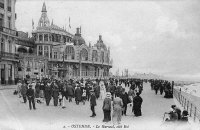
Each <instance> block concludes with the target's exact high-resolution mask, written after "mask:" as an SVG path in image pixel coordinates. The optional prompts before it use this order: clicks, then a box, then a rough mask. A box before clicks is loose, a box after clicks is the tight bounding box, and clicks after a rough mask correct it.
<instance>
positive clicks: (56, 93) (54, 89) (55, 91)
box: [52, 81, 59, 106]
mask: <svg viewBox="0 0 200 130" xmlns="http://www.w3.org/2000/svg"><path fill="white" fill-rule="evenodd" d="M52 96H53V104H54V106H57V105H58V96H59V89H58V85H57V84H56V82H55V81H54V82H53V84H52Z"/></svg>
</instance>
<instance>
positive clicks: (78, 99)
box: [75, 85, 82, 105]
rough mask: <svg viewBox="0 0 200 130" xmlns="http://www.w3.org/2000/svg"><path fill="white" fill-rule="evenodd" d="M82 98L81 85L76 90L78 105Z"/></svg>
mask: <svg viewBox="0 0 200 130" xmlns="http://www.w3.org/2000/svg"><path fill="white" fill-rule="evenodd" d="M81 98H82V92H81V89H80V85H78V86H77V88H76V89H75V101H76V105H79V102H80V101H81Z"/></svg>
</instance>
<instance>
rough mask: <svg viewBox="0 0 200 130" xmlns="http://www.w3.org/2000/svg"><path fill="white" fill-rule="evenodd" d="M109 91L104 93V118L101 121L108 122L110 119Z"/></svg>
mask: <svg viewBox="0 0 200 130" xmlns="http://www.w3.org/2000/svg"><path fill="white" fill-rule="evenodd" d="M111 101H112V100H111V93H110V92H107V93H106V98H105V99H104V101H103V107H102V109H103V113H104V119H103V122H109V121H111V115H110V113H111Z"/></svg>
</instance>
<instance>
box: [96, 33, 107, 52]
mask: <svg viewBox="0 0 200 130" xmlns="http://www.w3.org/2000/svg"><path fill="white" fill-rule="evenodd" d="M95 46H96V47H97V49H101V48H102V49H104V50H107V47H106V45H105V44H104V43H103V40H102V36H101V35H99V40H98V41H97V43H96V44H95Z"/></svg>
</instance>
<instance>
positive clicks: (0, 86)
mask: <svg viewBox="0 0 200 130" xmlns="http://www.w3.org/2000/svg"><path fill="white" fill-rule="evenodd" d="M16 88H17V85H0V90H4V89H16Z"/></svg>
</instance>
